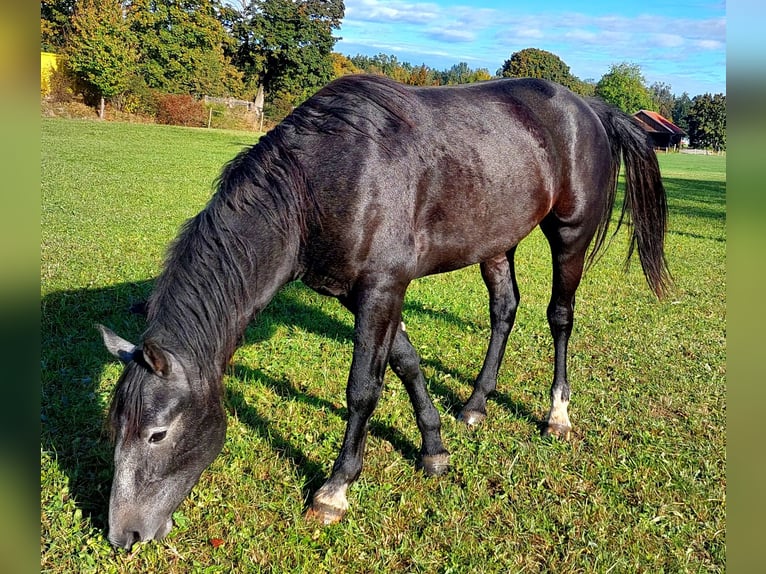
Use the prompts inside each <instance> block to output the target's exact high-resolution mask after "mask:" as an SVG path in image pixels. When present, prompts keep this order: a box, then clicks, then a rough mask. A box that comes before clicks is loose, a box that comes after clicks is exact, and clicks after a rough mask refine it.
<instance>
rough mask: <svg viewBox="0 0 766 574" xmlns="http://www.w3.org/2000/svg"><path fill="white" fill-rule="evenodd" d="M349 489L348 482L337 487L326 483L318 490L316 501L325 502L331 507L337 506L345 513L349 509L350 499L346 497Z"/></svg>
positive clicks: (318, 502)
mask: <svg viewBox="0 0 766 574" xmlns="http://www.w3.org/2000/svg"><path fill="white" fill-rule="evenodd" d="M347 489H348V485H347V484H344V485H341V486H339V487H337V488H333V487H331V486H328V485H327V484H325V485H323V486H322V487H321V488H320V489H319V490H317V492H316V494H315V495H314V502H315V503H317V504H324V505H326V506H329V507H330V508H336V509H338V510H340V511H341V512H342V513H345V512H346V510H348V499H347V498H346V490H347Z"/></svg>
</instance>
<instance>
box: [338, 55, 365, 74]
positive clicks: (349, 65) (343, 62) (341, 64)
mask: <svg viewBox="0 0 766 574" xmlns="http://www.w3.org/2000/svg"><path fill="white" fill-rule="evenodd" d="M331 58H332V75H333V78H340V77H341V76H348V75H349V74H358V73H360V72H361V70H360V69H359V68H357V67H356V66H355V65H354V63H353V62H352V61H351V60H350V59H349V58H348V57H347V56H344V55H343V54H340V53H338V52H333V53H332V54H331Z"/></svg>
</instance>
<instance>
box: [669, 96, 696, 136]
mask: <svg viewBox="0 0 766 574" xmlns="http://www.w3.org/2000/svg"><path fill="white" fill-rule="evenodd" d="M691 107H692V100H691V98H690V97H689V94H687V93H686V92H684V93H683V94H681V95H680V96H678V97H677V98H676V99H675V101H674V103H673V111H672V112H671V116H672V120H673V123H674V124H676V125H677V126H678V127H679V128H681V129H682V130H684V131H685V132H686V133H687V134H688V133H689V121H688V120H687V116H688V115H689V110H691Z"/></svg>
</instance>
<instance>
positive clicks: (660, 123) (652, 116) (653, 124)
mask: <svg viewBox="0 0 766 574" xmlns="http://www.w3.org/2000/svg"><path fill="white" fill-rule="evenodd" d="M633 117H634V118H636V119H637V120H638V121H639V123H641V124H642V125H643V127H644V129H645V130H646V131H649V132H658V133H670V134H677V135H686V132H685V131H684V130H682V129H681V128H679V127H678V126H677V125H676V124H674V123H673V122H671V121H670V120H669V119H667V118H665V117H663V116H661V115H660V114H658V113H657V112H653V111H651V110H639V111H638V112H636V113H635V114H633Z"/></svg>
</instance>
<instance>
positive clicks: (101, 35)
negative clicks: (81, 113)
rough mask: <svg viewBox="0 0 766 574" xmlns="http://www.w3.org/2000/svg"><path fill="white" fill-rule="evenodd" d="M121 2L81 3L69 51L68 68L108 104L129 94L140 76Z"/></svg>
mask: <svg viewBox="0 0 766 574" xmlns="http://www.w3.org/2000/svg"><path fill="white" fill-rule="evenodd" d="M122 10H123V7H122V4H121V2H120V1H119V0H81V1H80V2H79V3H78V5H77V8H76V10H75V13H74V16H73V18H72V33H71V35H70V38H69V43H68V44H67V46H66V49H65V56H66V61H67V65H68V67H69V68H70V69H71V70H72V71H73V72H74V73H75V74H76V75H77V77H79V78H80V79H81V80H83V81H84V82H86V83H87V84H88V85H89V86H91V87H92V88H93V89H94V90H95V91H96V92H97V94H98V96H99V97H100V102H101V105H100V107H99V117H101V118H102V119H103V117H104V100H105V99H106V98H112V97H114V96H117V95H118V94H120V93H122V92H124V91H126V90H127V89H128V86H129V84H130V81H131V79H132V78H133V77H134V75H135V73H136V62H137V60H138V55H137V50H136V39H135V37H134V36H133V34H132V33H131V31H130V29H129V28H128V25H127V23H126V22H125V19H124V18H123V11H122Z"/></svg>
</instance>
